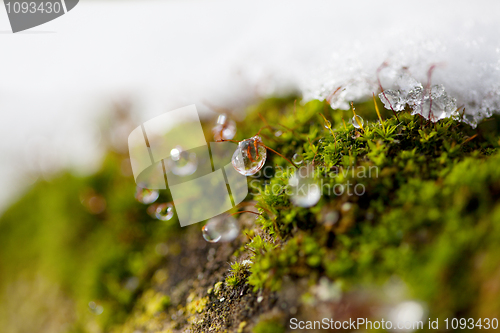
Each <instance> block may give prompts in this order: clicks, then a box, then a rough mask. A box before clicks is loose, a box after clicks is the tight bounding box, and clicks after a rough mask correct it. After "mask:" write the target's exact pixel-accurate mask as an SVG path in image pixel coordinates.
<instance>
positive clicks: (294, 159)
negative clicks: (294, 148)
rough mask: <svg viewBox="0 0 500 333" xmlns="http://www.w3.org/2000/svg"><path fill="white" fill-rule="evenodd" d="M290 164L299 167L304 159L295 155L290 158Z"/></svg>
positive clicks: (299, 155)
mask: <svg viewBox="0 0 500 333" xmlns="http://www.w3.org/2000/svg"><path fill="white" fill-rule="evenodd" d="M292 162H293V163H295V164H296V165H301V164H302V162H304V158H303V157H302V155H301V154H295V155H293V157H292Z"/></svg>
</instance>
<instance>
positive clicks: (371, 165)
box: [0, 98, 500, 332]
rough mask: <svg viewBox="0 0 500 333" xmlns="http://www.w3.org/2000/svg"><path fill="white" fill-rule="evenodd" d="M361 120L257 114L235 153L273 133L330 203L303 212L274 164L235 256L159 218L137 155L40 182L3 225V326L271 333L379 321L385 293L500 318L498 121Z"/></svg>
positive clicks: (333, 113) (255, 181) (327, 112)
mask: <svg viewBox="0 0 500 333" xmlns="http://www.w3.org/2000/svg"><path fill="white" fill-rule="evenodd" d="M320 113H321V114H323V116H324V117H325V118H326V119H328V121H329V122H330V123H331V130H330V129H329V128H325V126H324V119H323V117H322V116H321V115H320ZM356 113H357V114H359V115H360V116H361V117H363V118H364V119H365V124H364V126H363V129H356V128H355V127H354V126H353V125H352V124H350V122H349V119H350V118H351V117H352V113H351V112H350V111H349V112H346V111H340V110H331V109H330V108H329V106H328V105H327V104H326V103H323V102H319V101H312V102H309V103H307V104H305V105H302V104H301V103H299V102H295V101H294V98H284V99H278V98H271V99H267V100H264V101H262V103H260V104H259V105H256V106H253V107H250V108H249V109H248V114H247V118H246V119H245V121H244V122H242V123H239V124H238V126H239V127H238V128H239V129H238V134H237V138H236V139H238V140H242V139H245V138H248V137H251V136H253V135H255V134H256V133H257V132H258V131H259V129H260V128H261V127H262V126H264V125H267V127H266V128H264V129H263V130H262V132H261V135H262V137H263V140H264V142H265V144H266V145H268V146H269V147H271V148H273V149H275V150H277V151H279V152H281V153H282V154H284V155H285V156H287V157H289V158H291V157H292V156H293V155H294V154H295V153H299V154H301V155H302V156H303V158H304V164H306V163H311V164H314V166H315V171H316V173H315V179H316V181H317V182H319V184H320V186H321V188H322V190H323V195H322V197H321V199H320V201H319V203H318V204H317V205H315V206H313V207H311V208H301V207H296V206H293V205H292V204H291V202H290V198H289V197H288V196H287V195H286V191H285V190H286V188H287V186H288V178H289V177H290V176H291V175H292V174H293V173H294V172H295V171H294V169H293V168H290V166H289V164H288V163H287V162H286V160H284V159H282V158H280V157H279V156H276V155H274V154H272V153H270V155H269V157H268V161H267V163H266V166H271V167H272V169H273V171H272V172H271V173H270V174H263V173H261V174H257V175H256V176H255V177H251V178H250V181H251V182H250V184H251V185H252V186H251V190H252V191H253V192H254V194H253V195H251V196H249V197H248V199H249V200H253V202H252V203H250V202H249V203H248V205H250V206H251V205H254V206H255V204H257V206H256V207H258V208H259V212H260V213H261V214H262V215H261V216H259V218H258V219H255V218H248V216H246V217H245V216H244V215H245V214H242V215H241V218H240V221H241V223H242V225H243V231H242V234H241V236H240V237H239V238H238V239H237V240H236V241H234V242H233V243H232V244H216V245H208V244H206V243H205V241H204V240H203V238H202V236H201V232H200V231H199V225H195V226H192V227H188V228H180V226H179V224H178V222H177V220H176V219H173V220H172V221H168V222H164V221H158V220H154V219H152V218H150V217H149V216H148V214H147V212H146V210H147V207H146V206H145V205H142V204H139V203H138V202H137V201H136V200H135V199H134V197H133V194H134V192H135V184H134V182H133V179H132V178H131V177H130V176H126V175H124V173H123V170H122V168H123V161H124V159H126V158H127V156H126V154H119V153H113V152H111V153H109V154H108V155H107V156H106V158H105V160H104V162H103V165H102V168H101V170H100V171H99V172H97V173H96V174H95V175H92V176H89V177H83V178H82V177H75V176H72V175H71V174H62V175H59V176H57V177H55V178H54V179H52V180H51V181H50V182H38V183H37V184H36V185H35V186H34V187H33V188H32V189H31V190H30V191H29V192H28V193H26V194H25V195H24V196H23V197H22V198H21V199H20V200H19V201H18V202H17V203H16V204H14V205H12V206H11V207H10V208H9V209H8V210H7V211H6V212H5V213H4V214H3V216H2V217H1V218H0V244H1V245H0V270H1V272H2V274H1V276H0V286H1V297H2V299H3V301H2V305H0V308H2V311H1V313H3V316H2V317H0V324H2V325H3V326H4V327H7V328H9V329H8V330H7V331H12V332H24V331H49V332H65V331H74V332H99V331H110V330H113V331H115V332H134V331H136V330H139V331H141V332H156V331H185V330H187V329H192V330H193V331H195V332H207V331H209V330H212V331H223V330H224V329H227V330H229V331H242V332H251V331H253V332H267V331H269V332H271V331H273V332H275V331H278V330H279V331H281V330H283V329H284V327H288V320H289V318H291V317H298V318H305V320H321V318H323V317H322V316H328V317H334V316H335V317H336V318H339V319H346V318H349V317H353V318H355V317H357V316H367V317H370V316H376V314H374V313H373V312H370V311H371V309H372V308H377V307H378V308H382V307H384V306H386V305H387V304H386V303H387V302H388V301H387V299H388V298H390V297H388V296H387V295H386V294H384V293H382V294H380V291H376V290H379V289H380V290H381V288H382V289H383V288H386V286H389V289H391V290H393V289H394V290H395V289H397V286H399V285H404V286H405V287H404V288H405V290H406V291H405V293H404V296H403V298H404V299H415V300H418V301H420V302H423V303H424V304H427V308H428V309H427V310H428V315H429V317H434V318H435V317H442V318H445V317H449V318H452V317H466V318H469V317H470V318H485V317H490V318H493V317H495V316H496V317H498V316H499V315H500V286H499V283H498V281H500V280H499V278H498V277H499V276H500V275H499V274H500V204H499V196H500V168H499V167H498V166H499V165H500V153H499V151H498V146H499V139H500V120H499V119H498V118H491V119H489V120H487V121H485V122H483V123H482V124H481V125H480V126H479V127H478V129H475V130H473V129H471V128H470V127H468V126H467V125H464V124H461V123H460V122H458V121H456V120H442V121H440V122H438V123H436V124H429V123H427V122H426V121H422V120H421V119H419V118H418V116H410V115H409V114H408V113H399V114H398V117H399V119H396V118H395V117H394V116H392V114H389V113H388V112H387V111H384V112H383V115H382V116H383V117H384V119H385V120H384V124H383V126H382V125H381V124H380V123H379V122H378V118H377V114H376V112H375V109H374V105H373V103H372V102H367V103H361V104H359V105H356ZM262 118H264V119H262ZM327 127H328V126H327ZM208 131H209V129H208ZM348 184H351V185H350V186H352V187H351V192H348V191H342V193H340V190H341V189H342V190H346V189H348V188H349V187H348V186H349V185H348ZM356 185H359V186H358V187H357V188H358V189H361V188H363V189H364V191H363V193H362V194H359V195H353V193H352V192H353V191H354V189H355V188H356V187H355V186H356ZM273 189H280V190H278V191H275V190H273ZM281 189H282V190H281ZM335 190H338V192H335ZM161 196H162V197H161V198H160V199H159V200H160V201H169V198H168V194H167V193H162V194H161ZM103 205H105V206H103ZM245 219H246V222H245V221H244V220H245ZM249 221H250V222H249ZM394 281H399V282H396V283H395V282H394ZM43 286H51V287H43ZM386 298H387V299H386ZM26 304H29V305H26ZM319 309H322V310H321V311H320V310H319ZM346 309H349V311H347V310H346ZM27 316H30V318H31V319H32V320H30V321H25V320H23V318H25V317H27ZM376 319H380V318H376ZM39 327H45V328H46V329H44V330H40V329H39Z"/></svg>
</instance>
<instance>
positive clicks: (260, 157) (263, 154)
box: [231, 135, 267, 176]
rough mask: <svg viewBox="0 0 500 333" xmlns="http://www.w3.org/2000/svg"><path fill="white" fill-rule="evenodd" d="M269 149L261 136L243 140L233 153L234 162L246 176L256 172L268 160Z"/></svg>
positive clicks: (235, 166) (236, 167) (238, 169)
mask: <svg viewBox="0 0 500 333" xmlns="http://www.w3.org/2000/svg"><path fill="white" fill-rule="evenodd" d="M266 158H267V149H266V147H265V146H264V144H263V143H262V139H261V138H260V136H258V135H256V136H254V137H252V138H250V139H246V140H244V141H241V142H240V143H239V144H238V149H236V151H235V152H234V154H233V158H232V161H231V162H232V164H233V166H234V168H235V169H236V171H238V172H239V173H240V174H242V175H244V176H251V175H254V174H256V173H257V172H258V171H259V170H260V169H262V167H263V166H264V163H265V162H266Z"/></svg>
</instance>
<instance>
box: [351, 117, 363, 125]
mask: <svg viewBox="0 0 500 333" xmlns="http://www.w3.org/2000/svg"><path fill="white" fill-rule="evenodd" d="M351 121H352V125H353V126H354V127H355V128H361V127H362V126H363V125H364V123H365V121H364V120H363V118H361V117H360V116H358V115H356V116H353V117H352V120H351Z"/></svg>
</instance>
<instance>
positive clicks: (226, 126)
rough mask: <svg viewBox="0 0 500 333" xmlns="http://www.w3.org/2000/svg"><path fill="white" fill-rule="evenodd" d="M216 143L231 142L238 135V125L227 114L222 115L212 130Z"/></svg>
mask: <svg viewBox="0 0 500 333" xmlns="http://www.w3.org/2000/svg"><path fill="white" fill-rule="evenodd" d="M212 133H213V135H214V139H215V141H221V140H231V139H232V138H234V136H235V135H236V123H235V122H234V120H232V119H229V118H228V116H227V115H226V114H220V115H219V117H218V118H217V122H216V124H215V126H214V127H213V128H212Z"/></svg>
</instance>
